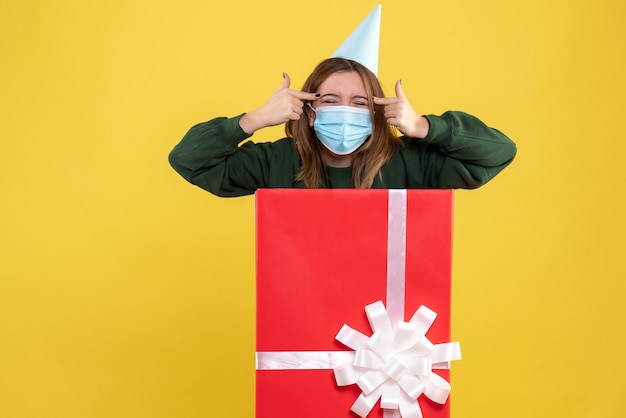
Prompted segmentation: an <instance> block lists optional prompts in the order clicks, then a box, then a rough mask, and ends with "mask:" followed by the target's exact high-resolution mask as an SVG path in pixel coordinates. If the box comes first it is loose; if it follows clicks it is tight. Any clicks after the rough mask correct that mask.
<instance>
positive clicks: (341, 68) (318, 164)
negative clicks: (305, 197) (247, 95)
mask: <svg viewBox="0 0 626 418" xmlns="http://www.w3.org/2000/svg"><path fill="white" fill-rule="evenodd" d="M336 72H356V73H357V74H359V76H360V77H361V79H362V80H363V84H364V85H365V92H366V94H367V97H368V98H369V108H370V112H372V113H373V115H374V117H373V121H372V122H373V123H372V125H373V127H372V135H371V136H370V138H369V139H368V140H367V141H365V143H364V144H363V145H361V147H359V149H357V150H356V151H354V153H353V159H352V186H353V187H355V188H362V189H368V188H371V187H372V184H373V183H374V179H375V177H376V175H380V169H381V168H382V166H383V165H384V164H385V163H386V162H387V161H389V159H390V158H391V157H392V155H393V154H394V153H396V152H397V150H398V149H399V148H400V147H401V146H402V141H401V140H400V139H399V138H398V137H397V136H396V134H395V133H394V131H393V129H392V128H391V126H390V125H389V124H388V123H387V120H386V118H385V115H384V111H383V108H382V106H378V105H374V102H373V101H372V97H373V96H375V97H384V92H383V90H382V87H381V86H380V82H379V81H378V78H377V77H376V76H375V75H374V73H372V72H371V71H370V70H368V69H367V68H366V67H365V66H363V65H362V64H359V63H358V62H356V61H352V60H348V59H344V58H329V59H326V60H324V61H322V62H321V63H320V64H318V65H317V67H315V69H314V70H313V72H312V73H311V75H310V76H309V77H308V78H307V80H306V81H305V82H304V86H303V87H302V91H305V92H309V93H315V92H317V89H318V88H319V86H320V85H321V84H322V83H323V82H324V80H326V79H327V78H328V77H329V76H330V75H331V74H333V73H336ZM285 132H286V134H287V136H288V137H291V138H292V139H293V140H294V142H295V146H296V149H297V150H298V153H299V154H300V161H301V168H300V171H299V172H298V174H297V175H296V180H301V181H303V182H304V184H305V185H306V187H307V188H318V187H328V186H329V184H328V173H327V169H326V164H325V163H324V159H323V158H322V150H321V147H322V145H321V143H320V141H319V140H318V139H317V137H316V136H315V131H314V130H313V128H312V127H311V126H310V125H309V122H308V118H307V117H306V115H303V116H302V117H301V118H300V119H299V120H297V121H289V122H287V124H286V125H285Z"/></svg>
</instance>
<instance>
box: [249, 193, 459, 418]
mask: <svg viewBox="0 0 626 418" xmlns="http://www.w3.org/2000/svg"><path fill="white" fill-rule="evenodd" d="M388 202H389V212H388V213H389V214H388V222H387V234H388V240H387V309H385V306H384V304H383V302H382V301H377V302H374V303H372V304H370V305H367V306H366V307H365V312H366V314H367V318H368V320H369V323H370V326H371V328H372V331H373V334H372V335H371V336H370V337H368V336H366V335H364V334H362V333H360V332H358V331H356V330H354V329H352V328H350V327H349V326H348V325H345V324H344V326H343V327H342V328H341V329H340V330H339V332H338V333H337V336H336V337H335V338H336V339H337V340H338V341H340V342H341V343H342V344H344V345H345V346H347V347H349V348H351V349H352V350H353V351H284V352H257V353H256V368H257V370H289V369H301V370H302V369H306V370H320V369H333V370H334V373H335V380H336V382H337V385H338V386H346V385H351V384H356V385H358V386H359V388H360V389H361V391H362V393H361V395H360V396H359V397H358V398H357V399H356V401H355V402H354V404H353V405H352V407H351V410H352V411H353V412H355V413H356V414H357V415H359V416H361V417H365V416H367V415H368V414H369V413H370V411H371V410H372V409H373V408H374V405H376V402H377V401H378V400H379V399H380V406H381V408H383V415H384V417H385V418H394V417H399V416H402V417H403V418H422V412H421V409H420V406H419V404H418V402H417V398H419V397H420V396H421V395H425V396H426V397H428V398H429V399H431V400H433V401H434V402H437V403H440V404H443V403H445V402H446V400H447V398H448V395H449V393H450V384H449V383H448V382H447V381H446V380H445V379H443V378H442V377H440V376H439V375H437V374H435V373H433V372H432V370H433V369H448V368H449V367H450V361H453V360H459V359H460V358H461V350H460V345H459V343H457V342H455V343H444V344H435V345H433V344H432V343H431V342H430V341H429V340H428V339H427V338H426V332H427V331H428V330H429V329H430V327H431V325H432V324H433V322H434V321H435V318H436V316H437V314H436V313H435V312H433V311H431V310H430V309H428V308H427V307H425V306H420V308H419V309H418V310H417V311H416V312H415V313H414V314H413V317H411V319H410V320H409V322H404V321H403V320H404V292H405V265H406V205H407V203H406V202H407V195H406V190H389V200H388Z"/></svg>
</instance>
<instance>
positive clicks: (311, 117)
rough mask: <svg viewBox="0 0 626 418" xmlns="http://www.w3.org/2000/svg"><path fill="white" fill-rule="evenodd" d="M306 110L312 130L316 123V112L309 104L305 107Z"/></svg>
mask: <svg viewBox="0 0 626 418" xmlns="http://www.w3.org/2000/svg"><path fill="white" fill-rule="evenodd" d="M304 109H305V112H306V117H307V120H308V121H309V126H310V127H311V128H312V127H313V123H314V122H315V110H313V107H311V104H310V103H307V105H306V106H304Z"/></svg>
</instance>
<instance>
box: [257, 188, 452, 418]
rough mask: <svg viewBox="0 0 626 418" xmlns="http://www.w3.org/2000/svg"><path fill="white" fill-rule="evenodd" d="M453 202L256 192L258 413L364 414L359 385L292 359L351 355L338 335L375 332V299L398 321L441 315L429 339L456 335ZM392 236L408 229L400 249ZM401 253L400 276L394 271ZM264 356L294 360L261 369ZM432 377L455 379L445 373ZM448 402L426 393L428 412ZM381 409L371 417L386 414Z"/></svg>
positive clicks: (441, 194)
mask: <svg viewBox="0 0 626 418" xmlns="http://www.w3.org/2000/svg"><path fill="white" fill-rule="evenodd" d="M393 196H396V197H395V198H394V197H393ZM398 197H399V198H400V200H398ZM394 199H395V202H396V203H393V201H394ZM402 199H404V201H403V200H402ZM398 201H399V202H401V203H400V204H401V205H404V208H401V210H400V211H398V209H397V207H398V203H397V202H398ZM402 202H404V203H402ZM452 203H453V192H452V191H450V190H409V191H397V190H357V189H343V190H338V189H337V190H328V189H316V190H294V189H263V190H259V191H258V192H257V194H256V244H257V246H256V248H257V250H256V251H257V254H256V255H257V336H256V350H257V372H256V416H257V418H270V417H272V418H275V417H279V418H280V417H290V416H298V417H303V418H307V417H352V418H354V417H357V415H356V414H355V413H354V412H351V410H350V408H351V406H352V404H353V403H354V402H355V400H356V399H357V398H358V397H359V395H360V394H361V392H362V390H361V389H360V388H359V387H358V386H356V385H349V386H338V385H337V383H336V381H335V376H334V374H333V370H332V369H331V368H329V367H327V368H315V367H317V366H313V367H312V368H306V367H305V368H304V369H300V366H299V365H297V364H295V365H294V364H291V363H298V362H299V361H301V360H299V359H298V354H299V353H301V352H321V353H325V352H332V353H331V354H334V353H336V352H337V353H342V352H343V353H345V352H351V351H352V350H351V349H350V348H347V347H346V346H345V345H344V344H342V343H340V342H338V341H337V340H336V339H335V336H336V334H337V332H338V331H339V330H340V329H341V328H342V326H343V325H344V324H347V325H349V326H350V327H352V328H354V329H355V330H357V331H359V332H361V333H363V334H365V335H366V336H368V337H369V336H370V335H372V333H373V330H372V328H371V326H370V322H369V321H368V317H367V316H366V314H365V310H364V308H365V307H366V306H367V305H370V304H372V303H373V302H376V301H378V300H381V301H383V302H386V304H387V310H388V311H389V315H390V316H392V321H393V322H394V323H395V322H396V321H398V320H401V321H408V320H409V318H411V315H412V314H413V312H415V311H416V310H417V309H418V307H420V306H421V305H425V306H427V307H428V308H430V309H431V310H432V311H434V312H436V313H437V318H436V320H435V321H434V323H433V324H432V326H430V328H429V329H428V332H427V334H426V337H427V338H428V340H430V342H432V343H433V344H439V343H446V342H448V341H449V339H450V291H451V252H452V210H453V209H452ZM392 204H393V205H396V206H395V208H392V207H391V206H390V205H392ZM393 231H396V232H393ZM398 231H400V232H398ZM392 233H393V234H398V233H401V234H405V235H403V238H402V239H403V241H402V242H401V244H402V245H401V247H402V248H398V244H397V239H396V238H394V239H393V240H392V239H391V234H392ZM392 241H394V242H396V243H392ZM405 248H406V252H404V249H405ZM398 259H400V263H401V264H402V268H403V271H402V276H403V277H402V278H401V282H399V281H398V278H395V279H392V278H390V277H388V272H389V271H391V270H393V269H395V268H397V267H394V265H395V266H397V265H398V261H397V260H398ZM394 260H396V261H394ZM388 263H389V266H388ZM394 263H395V264H394ZM388 289H389V290H388ZM393 292H395V296H394V295H392V294H391V293H393ZM398 297H401V298H402V300H401V301H400V302H398V301H396V302H394V301H393V300H392V301H391V302H390V300H389V299H390V298H396V299H397V298H398ZM390 305H394V306H393V307H390ZM398 305H402V306H398ZM394 315H395V318H394V317H393V316H394ZM262 353H287V355H288V356H291V357H289V358H290V360H289V363H290V364H287V365H286V366H285V367H278V368H276V369H273V366H269V367H259V365H258V362H259V360H258V359H259V355H260V354H262ZM434 373H436V374H438V375H439V376H441V377H443V378H444V379H445V380H449V371H448V370H437V371H436V372H435V371H434ZM449 404H450V402H449V401H447V402H445V403H444V404H439V403H435V402H433V401H431V400H430V399H427V398H426V397H425V396H420V397H419V406H420V407H421V411H422V413H423V416H424V417H425V418H443V417H449ZM378 406H379V405H378V404H377V405H376V406H375V407H374V408H373V409H372V411H371V413H369V415H368V416H369V417H382V416H383V412H382V411H383V410H382V409H381V408H379V407H378ZM386 411H388V412H389V410H386ZM385 416H388V415H385ZM397 416H399V414H398V415H397Z"/></svg>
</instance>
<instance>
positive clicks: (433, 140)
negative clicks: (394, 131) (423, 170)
mask: <svg viewBox="0 0 626 418" xmlns="http://www.w3.org/2000/svg"><path fill="white" fill-rule="evenodd" d="M426 118H427V119H428V122H429V123H430V129H429V132H428V135H427V136H426V138H424V139H423V140H422V141H419V142H423V143H424V145H426V147H427V148H430V149H434V151H436V152H435V153H434V155H432V153H431V161H429V164H428V165H429V167H428V169H429V170H430V176H429V175H427V176H426V180H427V183H428V184H427V187H433V188H466V189H473V188H477V187H480V186H482V185H484V184H485V183H487V182H488V181H489V180H491V179H492V178H493V177H495V176H496V174H498V173H499V172H500V171H502V170H503V169H504V168H505V167H506V166H508V165H509V164H510V163H511V162H512V161H513V159H514V158H515V155H516V152H517V148H516V146H515V143H514V142H513V141H511V140H510V139H509V138H508V137H507V136H506V135H504V134H503V133H502V132H500V131H498V130H497V129H493V128H490V127H488V126H487V125H485V124H484V123H483V122H482V121H480V120H479V119H477V118H476V117H474V116H471V115H468V114H467V113H463V112H453V111H449V112H446V113H444V114H443V115H441V116H434V115H428V116H426Z"/></svg>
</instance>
